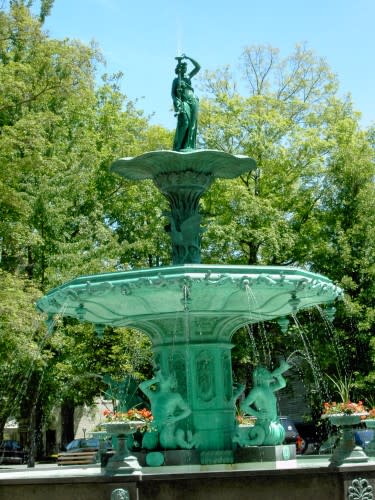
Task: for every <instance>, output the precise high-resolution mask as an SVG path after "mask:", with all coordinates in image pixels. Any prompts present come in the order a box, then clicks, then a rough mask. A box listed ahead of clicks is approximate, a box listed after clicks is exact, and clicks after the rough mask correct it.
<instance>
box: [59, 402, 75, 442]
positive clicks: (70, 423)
mask: <svg viewBox="0 0 375 500" xmlns="http://www.w3.org/2000/svg"><path fill="white" fill-rule="evenodd" d="M73 439H74V402H73V401H72V400H71V399H66V400H65V401H63V403H62V405H61V446H63V447H65V446H66V445H67V444H68V443H70V441H73Z"/></svg>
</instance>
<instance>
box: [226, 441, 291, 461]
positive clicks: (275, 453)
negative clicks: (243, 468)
mask: <svg viewBox="0 0 375 500" xmlns="http://www.w3.org/2000/svg"><path fill="white" fill-rule="evenodd" d="M234 459H235V462H236V463H244V462H285V461H287V460H295V459H296V445H295V444H278V445H276V446H248V447H244V448H237V449H236V451H235V453H234Z"/></svg>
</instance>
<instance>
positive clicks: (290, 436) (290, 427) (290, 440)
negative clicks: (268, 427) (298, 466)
mask: <svg viewBox="0 0 375 500" xmlns="http://www.w3.org/2000/svg"><path fill="white" fill-rule="evenodd" d="M280 423H281V425H282V426H283V427H284V430H285V439H284V443H286V444H295V445H296V448H297V453H303V450H304V449H305V445H306V443H305V441H304V439H303V438H302V437H301V436H300V434H299V432H298V430H297V428H296V426H295V424H294V422H293V420H292V419H291V418H289V417H280Z"/></svg>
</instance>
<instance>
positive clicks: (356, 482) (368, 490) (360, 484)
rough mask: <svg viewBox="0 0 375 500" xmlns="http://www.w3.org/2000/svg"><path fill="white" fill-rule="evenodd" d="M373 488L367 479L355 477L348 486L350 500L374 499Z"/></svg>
mask: <svg viewBox="0 0 375 500" xmlns="http://www.w3.org/2000/svg"><path fill="white" fill-rule="evenodd" d="M373 499H374V495H373V489H372V486H371V484H370V483H369V482H368V481H367V479H362V478H360V477H359V478H358V479H353V481H352V484H351V485H350V486H349V488H348V500H373Z"/></svg>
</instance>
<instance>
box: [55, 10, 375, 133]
mask: <svg viewBox="0 0 375 500" xmlns="http://www.w3.org/2000/svg"><path fill="white" fill-rule="evenodd" d="M374 20H375V0H356V1H355V2H354V1H353V0H310V1H306V0H299V1H297V0H263V1H259V0H227V1H223V0H216V1H214V0H174V1H173V0H156V1H155V0H138V1H137V0H55V4H54V7H53V10H52V14H51V16H50V17H48V18H47V20H46V23H45V28H46V29H48V31H49V33H50V35H51V36H52V37H54V38H65V37H68V38H77V39H80V40H82V41H83V42H89V41H90V40H93V39H94V40H96V42H97V43H98V44H99V46H100V48H101V50H102V52H103V55H104V57H105V59H106V60H107V68H106V70H104V69H103V72H104V71H107V72H109V73H112V72H116V71H122V72H123V73H124V81H123V87H122V90H123V92H124V93H125V94H126V95H127V96H128V97H129V98H131V99H139V103H138V107H139V108H141V109H144V110H145V112H146V114H151V113H154V117H153V118H152V122H153V123H160V124H161V125H164V126H166V127H168V128H173V127H174V116H173V111H172V110H171V98H170V87H171V82H172V79H173V77H174V67H175V60H174V57H175V56H176V55H177V54H178V53H181V51H182V52H185V53H186V54H188V55H190V56H192V57H193V58H195V59H197V60H198V61H199V63H200V64H201V66H202V69H207V70H214V69H216V68H218V67H220V66H224V65H227V64H229V65H230V66H232V67H233V68H234V69H236V68H237V66H238V64H239V57H240V55H241V52H242V50H243V48H244V47H245V46H248V45H253V44H265V45H268V44H269V45H272V46H273V47H277V48H279V49H280V51H281V55H283V56H287V55H288V54H290V53H291V52H292V50H293V48H294V46H295V44H296V43H304V42H306V43H307V45H308V47H309V48H311V49H312V50H314V52H315V53H316V54H317V55H318V56H321V57H323V58H325V59H326V61H327V62H328V64H329V65H330V67H331V69H332V70H333V72H334V73H336V74H337V76H338V79H339V81H340V93H341V95H344V94H346V93H348V92H350V93H351V94H352V98H353V101H354V105H355V108H356V109H357V110H359V111H361V113H362V115H363V117H362V124H363V126H368V125H370V124H371V123H372V122H374V121H375V100H374V93H375V58H374V53H375V29H374Z"/></svg>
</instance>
